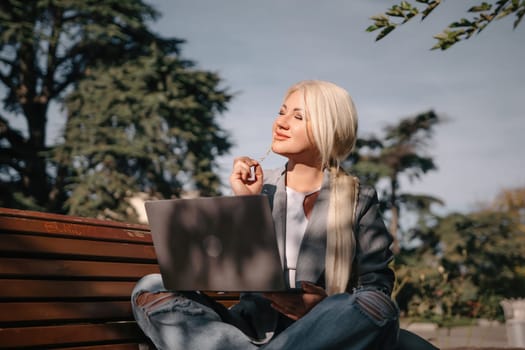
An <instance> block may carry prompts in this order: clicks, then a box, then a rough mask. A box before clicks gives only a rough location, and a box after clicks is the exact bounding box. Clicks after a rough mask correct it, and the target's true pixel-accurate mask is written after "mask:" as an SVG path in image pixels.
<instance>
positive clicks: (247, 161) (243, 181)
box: [230, 157, 264, 195]
mask: <svg viewBox="0 0 525 350" xmlns="http://www.w3.org/2000/svg"><path fill="white" fill-rule="evenodd" d="M252 168H253V176H252V170H251V169H252ZM263 177H264V174H263V170H262V168H261V165H260V164H259V162H258V161H256V160H255V159H252V158H249V157H238V158H235V160H234V161H233V169H232V173H231V175H230V186H231V188H232V190H233V193H235V194H236V195H248V194H258V193H261V190H262V185H263Z"/></svg>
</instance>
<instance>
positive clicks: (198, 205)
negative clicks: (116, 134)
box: [145, 195, 286, 292]
mask: <svg viewBox="0 0 525 350" xmlns="http://www.w3.org/2000/svg"><path fill="white" fill-rule="evenodd" d="M145 208H146V214H147V216H148V221H149V225H150V229H151V234H152V237H153V244H154V247H155V252H156V254H157V259H158V262H159V266H160V271H161V275H162V279H163V281H164V285H165V287H166V288H167V289H170V290H179V291H188V290H202V291H223V292H230V291H231V292H243V291H258V292H265V291H284V290H286V287H285V282H284V274H283V270H282V266H281V260H280V257H279V251H278V248H277V241H276V236H275V228H274V224H273V218H272V214H271V210H270V206H269V201H268V198H267V197H266V196H264V195H250V196H223V197H200V198H192V199H170V200H155V201H147V202H146V203H145Z"/></svg>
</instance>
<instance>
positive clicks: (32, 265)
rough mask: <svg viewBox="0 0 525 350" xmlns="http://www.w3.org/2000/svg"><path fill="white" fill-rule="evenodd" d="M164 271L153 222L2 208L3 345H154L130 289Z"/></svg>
mask: <svg viewBox="0 0 525 350" xmlns="http://www.w3.org/2000/svg"><path fill="white" fill-rule="evenodd" d="M158 271H159V269H158V266H157V260H156V256H155V252H154V249H153V244H152V241H151V237H150V234H149V228H148V226H147V225H136V224H125V223H118V222H112V221H106V220H97V219H87V218H80V217H73V216H66V215H57V214H47V213H40V212H32V211H22V210H14V209H6V208H0V349H23V348H36V349H68V350H73V349H76V350H89V349H100V350H131V349H141V350H144V349H148V348H153V347H151V346H150V345H149V343H148V341H147V339H146V337H145V336H144V334H143V333H142V331H141V330H140V329H139V328H138V326H137V325H136V323H135V321H134V319H133V315H132V312H131V305H130V294H131V290H132V289H133V287H134V285H135V283H136V281H137V280H138V279H140V278H141V277H142V276H143V275H146V274H148V273H153V272H158ZM212 296H213V297H214V298H216V299H217V300H219V301H220V302H221V303H223V304H225V305H227V306H229V305H231V304H233V303H235V302H236V300H237V298H238V295H236V294H213V295H212Z"/></svg>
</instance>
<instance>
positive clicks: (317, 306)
mask: <svg viewBox="0 0 525 350" xmlns="http://www.w3.org/2000/svg"><path fill="white" fill-rule="evenodd" d="M356 132H357V114H356V111H355V108H354V105H353V102H352V99H351V97H350V96H349V95H348V93H347V92H346V91H345V90H344V89H342V88H340V87H338V86H337V85H335V84H332V83H329V82H324V81H303V82H299V83H297V84H296V85H294V86H292V87H291V88H290V89H289V90H288V92H287V94H286V96H285V100H284V103H283V105H282V106H281V109H280V111H279V115H278V117H277V119H276V120H275V122H274V125H273V141H272V151H273V152H275V153H277V154H279V155H282V156H284V157H286V158H287V159H288V162H287V163H286V165H285V166H284V167H283V168H282V169H276V170H273V171H266V172H264V171H263V169H262V167H261V165H260V164H259V162H257V161H256V160H254V159H251V158H249V157H240V158H237V159H235V161H234V164H233V171H232V174H231V176H230V183H231V187H232V190H233V192H234V193H235V194H236V195H248V194H256V193H263V194H266V195H267V196H268V197H269V200H270V203H271V206H272V214H273V217H274V222H275V228H276V233H277V236H278V240H279V249H280V252H281V259H282V262H283V267H284V273H285V276H286V280H287V281H288V283H289V285H290V287H300V288H302V289H303V293H301V294H298V293H289V294H287V293H267V294H263V295H260V294H244V295H242V296H241V301H240V302H239V303H238V304H237V305H235V306H234V307H233V308H232V309H230V310H227V309H225V308H222V307H221V306H220V305H218V304H216V303H214V302H213V301H212V300H209V299H208V298H206V297H205V296H204V295H201V294H199V293H185V294H184V295H181V294H179V293H172V292H168V291H165V290H164V288H163V286H162V282H161V280H160V277H159V276H158V275H153V276H151V275H150V276H146V277H145V278H143V279H142V280H141V281H139V283H138V284H137V286H136V288H135V290H134V293H133V296H132V302H133V309H134V313H135V317H136V318H137V321H138V323H139V325H140V326H141V327H142V329H143V330H144V332H145V333H146V334H147V335H148V336H149V337H150V338H151V339H152V340H153V342H154V343H155V345H156V346H157V347H158V348H159V349H179V348H180V349H182V348H187V349H253V348H257V347H258V346H261V348H264V349H356V350H357V349H390V348H394V347H395V346H396V341H397V333H398V329H399V322H398V315H399V311H398V308H397V306H396V305H395V303H394V302H393V301H392V300H391V298H390V293H391V291H392V287H393V283H394V274H393V271H392V270H391V269H390V268H389V267H388V264H389V263H390V261H391V260H392V253H391V251H390V250H389V246H390V244H391V242H392V239H391V236H390V235H389V233H388V232H387V230H386V228H385V226H384V223H383V221H382V219H381V216H380V214H379V212H378V201H377V195H376V193H375V191H374V190H373V189H372V188H367V187H365V186H360V185H359V182H358V180H357V178H355V177H353V176H351V175H349V174H347V173H346V172H344V171H343V170H342V169H341V168H340V167H339V165H340V163H341V162H342V161H343V160H345V159H346V158H347V157H348V155H349V154H350V152H351V151H352V149H353V147H354V145H355V141H356ZM252 172H253V173H254V176H251V173H252Z"/></svg>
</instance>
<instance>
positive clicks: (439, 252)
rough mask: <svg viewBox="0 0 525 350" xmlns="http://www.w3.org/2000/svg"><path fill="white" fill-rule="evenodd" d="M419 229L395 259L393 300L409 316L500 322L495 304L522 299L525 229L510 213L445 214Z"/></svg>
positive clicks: (499, 311)
mask: <svg viewBox="0 0 525 350" xmlns="http://www.w3.org/2000/svg"><path fill="white" fill-rule="evenodd" d="M424 231H425V232H424V233H423V234H421V232H420V234H419V235H418V237H419V239H421V241H422V244H421V245H420V246H419V247H417V248H415V249H412V250H409V251H406V250H405V251H403V252H402V253H401V255H400V256H398V258H397V267H396V271H397V272H398V279H399V280H400V281H403V286H402V288H400V290H399V291H398V293H397V298H398V301H399V302H400V305H402V306H403V308H404V309H405V310H406V312H407V314H408V315H409V316H412V317H420V318H426V319H431V320H433V321H436V322H438V323H441V324H446V323H449V322H451V321H452V320H453V319H456V318H458V317H471V318H480V317H483V318H489V319H503V313H502V310H501V307H500V305H499V302H500V301H501V300H502V299H504V298H513V297H514V298H516V297H523V296H525V274H524V273H523V271H522V270H521V267H522V266H524V264H525V231H523V230H521V228H520V224H519V221H517V220H516V217H514V216H513V215H511V214H509V212H502V211H479V212H474V213H471V214H450V215H447V216H445V217H442V218H438V219H437V220H436V221H435V223H434V224H433V225H431V226H429V227H427V228H426V229H424Z"/></svg>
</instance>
